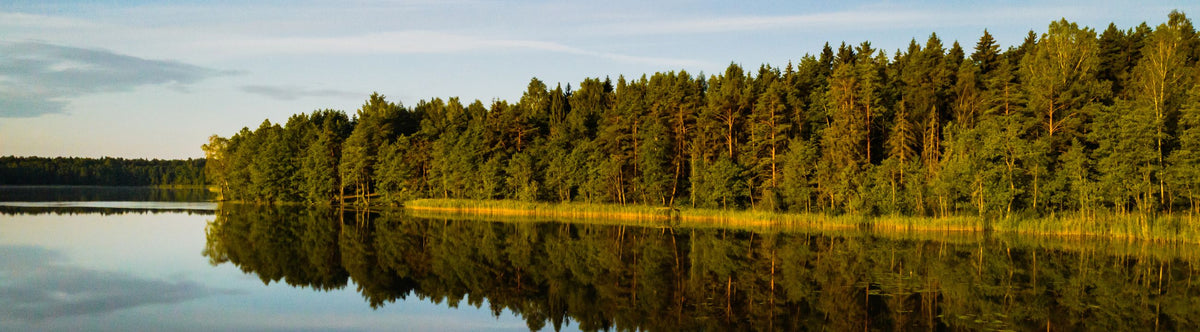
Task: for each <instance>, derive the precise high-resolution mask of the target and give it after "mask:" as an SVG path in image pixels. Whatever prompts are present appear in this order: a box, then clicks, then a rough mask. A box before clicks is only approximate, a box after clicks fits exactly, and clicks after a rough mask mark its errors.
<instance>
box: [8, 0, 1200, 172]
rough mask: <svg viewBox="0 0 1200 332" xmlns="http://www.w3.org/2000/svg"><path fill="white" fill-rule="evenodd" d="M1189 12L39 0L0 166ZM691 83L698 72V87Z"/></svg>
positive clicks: (866, 4) (1195, 10) (1089, 7)
mask: <svg viewBox="0 0 1200 332" xmlns="http://www.w3.org/2000/svg"><path fill="white" fill-rule="evenodd" d="M1174 9H1178V10H1180V11H1183V12H1184V13H1187V14H1189V15H1190V17H1192V18H1193V20H1195V18H1194V17H1197V15H1200V2H1196V1H1194V0H1188V1H1156V0H1149V1H1108V0H1099V1H1078V2H1074V1H1071V2H1068V1H986V2H984V1H979V2H975V1H947V2H939V1H886V0H885V1H835V2H828V1H690V0H665V1H643V0H612V1H563V0H559V1H474V0H446V1H442V0H399V1H384V0H377V1H375V0H362V1H345V2H336V3H331V2H317V1H261V2H247V1H223V0H219V1H171V2H169V3H168V2H160V1H120V0H113V1H78V2H77V1H55V0H48V1H47V0H33V1H26V0H8V1H4V2H3V3H0V156H9V155H15V156H43V157H57V156H67V157H72V156H74V157H122V158H148V159H150V158H155V159H176V158H199V157H203V155H204V154H203V152H202V151H201V149H200V146H201V145H202V144H204V143H206V142H207V140H208V137H209V136H211V135H214V134H216V135H220V136H224V137H229V136H231V135H233V134H234V133H236V132H237V131H238V130H240V129H241V128H243V127H249V128H251V129H253V128H257V127H258V125H259V124H261V123H262V122H263V120H264V119H265V120H269V121H271V122H272V123H276V122H285V121H286V120H287V118H288V117H289V116H290V115H292V114H296V113H303V112H311V111H314V110H319V109H337V110H343V111H346V112H347V113H348V114H353V113H354V111H355V110H357V109H358V108H359V107H360V106H362V104H363V103H364V101H365V100H366V99H367V97H368V96H369V95H370V94H371V93H372V92H379V93H381V94H383V95H385V96H387V98H388V100H389V101H393V102H400V103H402V104H404V105H410V106H411V105H416V104H417V102H418V101H420V100H422V99H426V100H428V99H431V98H435V97H440V98H446V97H454V96H458V97H460V98H462V99H463V100H464V101H465V102H469V101H472V100H476V99H478V100H482V101H484V102H485V104H487V103H489V102H490V101H492V100H494V99H504V100H509V101H516V100H517V99H519V98H520V96H521V93H522V92H523V91H525V87H526V85H527V84H528V82H529V80H530V79H531V78H534V77H536V78H538V79H540V80H542V81H544V82H546V83H547V84H548V85H550V86H551V87H553V86H555V85H557V84H562V85H563V87H564V88H565V87H566V86H567V85H568V84H570V85H572V86H577V85H578V82H580V81H582V80H583V79H585V78H588V77H612V78H614V79H615V78H616V77H618V76H619V75H625V76H626V77H640V76H641V75H642V74H653V73H655V72H667V71H679V70H685V71H687V72H688V73H691V74H693V75H696V74H701V73H721V72H724V69H725V67H727V66H728V65H729V64H730V63H738V64H740V65H742V67H743V68H757V67H758V66H759V65H761V64H770V65H773V66H784V65H786V64H787V63H788V61H795V60H798V59H800V58H801V57H803V56H804V55H805V54H816V53H818V52H820V50H821V48H822V46H823V45H824V44H825V43H826V42H828V43H830V44H831V45H833V46H834V47H836V46H837V45H838V44H841V43H842V42H845V43H847V44H852V45H857V44H859V43H860V42H862V41H870V42H871V44H872V46H874V47H875V48H877V49H883V50H888V52H889V54H890V53H892V52H894V51H895V50H897V49H902V48H906V47H907V45H908V43H909V41H911V40H914V39H915V40H916V41H918V42H919V43H921V44H924V41H925V40H926V39H928V38H929V36H930V34H931V33H936V34H937V35H938V37H939V38H941V39H942V41H943V43H944V45H946V46H947V47H949V46H950V45H951V44H952V43H953V42H954V41H958V42H960V43H961V44H962V45H963V47H964V48H966V49H967V50H968V51H967V52H968V53H970V49H971V48H973V47H974V45H975V42H976V41H978V39H979V37H980V36H981V35H982V34H983V31H984V29H987V30H988V32H989V33H991V34H992V35H993V36H995V38H996V40H997V42H999V43H1000V45H1001V47H1002V48H1007V47H1009V46H1014V45H1016V44H1019V43H1020V42H1021V41H1022V40H1023V39H1024V37H1025V35H1026V34H1027V33H1028V32H1029V31H1030V30H1033V31H1034V32H1036V33H1038V34H1041V33H1042V32H1045V30H1046V27H1047V26H1048V25H1049V23H1050V22H1051V21H1054V20H1058V19H1060V18H1065V19H1067V20H1069V21H1072V22H1076V23H1079V24H1080V25H1083V26H1088V27H1091V28H1094V29H1096V30H1100V31H1103V29H1104V28H1105V27H1107V26H1108V24H1109V23H1115V24H1116V25H1117V26H1118V27H1119V28H1122V29H1128V28H1131V27H1134V26H1136V25H1138V24H1141V23H1143V22H1146V23H1148V24H1150V25H1151V26H1155V25H1158V24H1159V23H1163V22H1165V21H1166V18H1167V14H1168V13H1170V11H1171V10H1174ZM706 75H707V74H706Z"/></svg>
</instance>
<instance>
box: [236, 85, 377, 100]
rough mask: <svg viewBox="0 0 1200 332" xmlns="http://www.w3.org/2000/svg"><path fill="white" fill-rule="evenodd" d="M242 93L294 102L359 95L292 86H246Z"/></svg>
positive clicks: (357, 95) (242, 88)
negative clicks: (309, 98) (301, 99)
mask: <svg viewBox="0 0 1200 332" xmlns="http://www.w3.org/2000/svg"><path fill="white" fill-rule="evenodd" d="M241 90H242V92H245V93H249V94H256V95H260V96H265V97H268V98H272V99H278V100H296V99H300V98H305V97H359V96H360V95H361V94H360V93H354V92H350V91H343V90H334V89H311V88H304V87H299V86H292V85H246V86H242V87H241Z"/></svg>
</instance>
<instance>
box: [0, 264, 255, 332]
mask: <svg viewBox="0 0 1200 332" xmlns="http://www.w3.org/2000/svg"><path fill="white" fill-rule="evenodd" d="M0 258H3V261H5V264H3V265H0V274H3V275H7V276H9V278H8V280H6V282H5V283H4V284H3V285H0V302H2V303H4V304H5V305H3V306H0V318H2V319H3V320H16V321H31V322H37V321H43V320H46V319H52V318H56V317H65V316H78V315H93V314H103V313H108V312H113V311H117V310H122V309H126V308H132V307H137V306H142V305H149V304H156V303H178V302H183V301H188V300H193V299H198V298H202V297H207V296H213V295H218V294H233V293H234V292H232V291H229V290H220V289H212V288H209V287H207V286H204V285H201V284H199V283H196V282H193V281H186V280H184V281H164V280H150V279H142V278H138V277H135V276H132V275H127V274H122V273H114V272H105V271H95V270H89V269H83V268H78V267H72V266H64V265H61V261H62V260H63V256H62V254H61V253H59V252H57V251H52V250H47V249H45V248H41V247H28V246H0Z"/></svg>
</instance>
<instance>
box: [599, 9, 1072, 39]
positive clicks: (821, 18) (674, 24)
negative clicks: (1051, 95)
mask: <svg viewBox="0 0 1200 332" xmlns="http://www.w3.org/2000/svg"><path fill="white" fill-rule="evenodd" d="M887 7H891V6H887ZM1043 9H1044V8H1043ZM1068 9H1070V8H1067V9H1059V10H1058V11H1056V12H1055V13H1058V14H1057V15H1063V13H1068V12H1069V11H1067V10H1068ZM1045 13H1046V11H1045V10H1040V9H1034V8H1003V9H997V10H986V11H981V10H979V9H978V8H976V9H974V10H972V11H958V10H940V9H901V8H871V9H866V10H861V9H860V10H853V11H836V12H825V13H812V14H797V15H751V16H714V17H698V18H682V19H675V20H670V19H667V20H663V19H656V20H648V21H638V22H622V23H619V24H606V25H598V26H596V27H595V28H594V29H592V30H591V31H592V32H594V33H598V34H614V35H670V34H703V33H723V32H745V31H764V30H784V29H838V30H844V29H880V28H895V27H915V26H936V25H962V24H970V25H979V24H983V23H985V22H1003V21H1011V20H1028V19H1037V20H1042V19H1044V18H1043V17H1044V16H1045Z"/></svg>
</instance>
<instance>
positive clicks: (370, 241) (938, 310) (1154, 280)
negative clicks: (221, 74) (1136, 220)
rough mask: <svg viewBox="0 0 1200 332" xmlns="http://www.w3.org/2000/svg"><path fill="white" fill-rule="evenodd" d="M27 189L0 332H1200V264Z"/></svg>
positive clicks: (1067, 241) (1093, 250)
mask: <svg viewBox="0 0 1200 332" xmlns="http://www.w3.org/2000/svg"><path fill="white" fill-rule="evenodd" d="M5 190H14V189H13V188H0V192H3V191H5ZM16 190H26V192H25V193H26V194H11V192H10V193H8V194H0V197H3V198H4V199H3V200H4V202H0V262H3V264H2V265H0V330H80V329H82V330H121V331H128V330H230V329H233V330H330V329H334V330H379V329H383V330H397V329H399V330H531V329H532V330H589V331H590V330H634V329H636V330H650V331H663V330H667V331H670V330H780V331H789V330H804V329H826V330H835V331H846V330H1046V329H1049V330H1080V329H1082V330H1115V331H1126V330H1195V329H1198V328H1200V296H1198V295H1200V276H1197V274H1198V273H1197V265H1196V264H1194V263H1196V262H1198V260H1197V258H1198V257H1200V249H1198V248H1196V247H1197V246H1195V245H1192V244H1170V243H1147V242H1128V241H1110V240H1103V239H1077V238H1045V237H1025V236H1014V235H1005V234H983V233H876V232H869V231H860V230H849V231H820V230H808V229H798V228H785V227H765V228H764V227H759V228H723V227H719V226H715V225H698V226H690V227H684V226H678V225H652V226H634V225H621V224H620V223H618V222H611V223H604V222H599V223H597V222H595V221H592V222H586V223H585V222H569V221H563V220H545V219H524V218H504V219H486V218H479V217H471V216H456V215H435V214H419V213H414V212H406V211H403V210H375V211H351V210H336V209H330V208H303V207H294V206H254V205H238V204H216V203H209V202H203V201H198V200H203V199H204V198H205V197H206V196H205V194H203V193H170V194H168V193H149V194H146V193H142V194H137V195H131V196H120V195H121V194H115V195H116V196H111V197H112V198H109V197H110V196H106V195H105V194H97V193H94V192H92V193H82V194H80V193H75V194H72V193H69V191H72V190H75V191H79V190H81V189H79V188H70V189H64V188H40V189H37V190H41V191H59V192H58V193H55V194H52V195H50V196H39V197H33V194H29V191H28V190H32V189H29V188H20V189H16ZM63 190H66V191H67V192H66V193H63V192H61V191H63ZM82 190H83V191H88V190H104V189H98V188H88V189H82ZM14 197H18V198H14ZM20 197H26V198H24V199H21V198H20ZM14 201H19V202H14Z"/></svg>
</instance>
